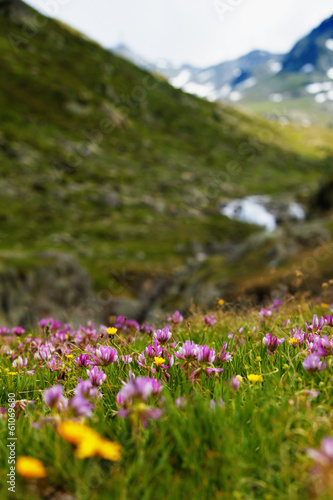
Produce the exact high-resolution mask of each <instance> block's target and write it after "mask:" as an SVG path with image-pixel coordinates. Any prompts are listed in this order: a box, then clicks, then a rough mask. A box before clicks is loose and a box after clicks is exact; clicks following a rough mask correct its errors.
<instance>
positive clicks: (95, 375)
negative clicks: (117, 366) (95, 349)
mask: <svg viewBox="0 0 333 500" xmlns="http://www.w3.org/2000/svg"><path fill="white" fill-rule="evenodd" d="M87 375H88V377H89V379H90V382H91V383H92V384H93V385H95V386H99V385H102V383H103V382H104V381H105V380H106V374H105V373H104V372H103V370H99V369H98V367H97V366H94V367H93V368H91V369H90V370H87Z"/></svg>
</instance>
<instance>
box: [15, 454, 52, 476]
mask: <svg viewBox="0 0 333 500" xmlns="http://www.w3.org/2000/svg"><path fill="white" fill-rule="evenodd" d="M16 470H17V472H18V473H19V474H20V476H22V477H24V478H26V479H41V478H43V477H46V476H47V473H46V469H45V467H44V464H43V462H41V461H40V460H38V459H37V458H32V457H18V459H17V462H16Z"/></svg>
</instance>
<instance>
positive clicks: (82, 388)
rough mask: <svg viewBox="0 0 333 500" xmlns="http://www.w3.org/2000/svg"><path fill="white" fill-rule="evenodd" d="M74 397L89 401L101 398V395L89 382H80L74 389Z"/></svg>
mask: <svg viewBox="0 0 333 500" xmlns="http://www.w3.org/2000/svg"><path fill="white" fill-rule="evenodd" d="M75 395H76V396H80V397H81V398H87V399H89V400H91V399H94V398H96V397H101V393H100V392H99V390H98V389H97V387H95V386H94V385H92V383H91V381H90V379H89V380H81V381H80V382H79V383H78V384H77V386H76V387H75Z"/></svg>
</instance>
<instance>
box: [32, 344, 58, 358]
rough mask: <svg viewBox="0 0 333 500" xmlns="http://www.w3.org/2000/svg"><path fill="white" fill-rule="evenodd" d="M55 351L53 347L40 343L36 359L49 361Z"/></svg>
mask: <svg viewBox="0 0 333 500" xmlns="http://www.w3.org/2000/svg"><path fill="white" fill-rule="evenodd" d="M53 351H54V348H53V347H50V346H47V345H40V347H39V349H38V351H37V352H36V353H35V359H37V360H39V361H48V360H49V359H50V358H51V355H52V354H51V353H52V352H53Z"/></svg>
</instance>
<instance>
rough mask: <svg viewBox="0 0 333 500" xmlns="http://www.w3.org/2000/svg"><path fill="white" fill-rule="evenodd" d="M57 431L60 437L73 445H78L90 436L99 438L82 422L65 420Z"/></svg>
mask: <svg viewBox="0 0 333 500" xmlns="http://www.w3.org/2000/svg"><path fill="white" fill-rule="evenodd" d="M57 431H58V433H59V434H60V436H61V437H62V438H63V439H65V441H68V442H69V443H71V444H75V445H78V444H79V443H80V442H81V441H82V440H83V439H84V438H85V437H86V436H87V435H88V434H89V435H90V434H94V435H96V436H98V434H97V432H95V431H94V430H93V429H91V428H90V427H88V426H87V425H85V424H81V423H80V422H74V420H65V421H64V422H61V424H59V425H58V427H57Z"/></svg>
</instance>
